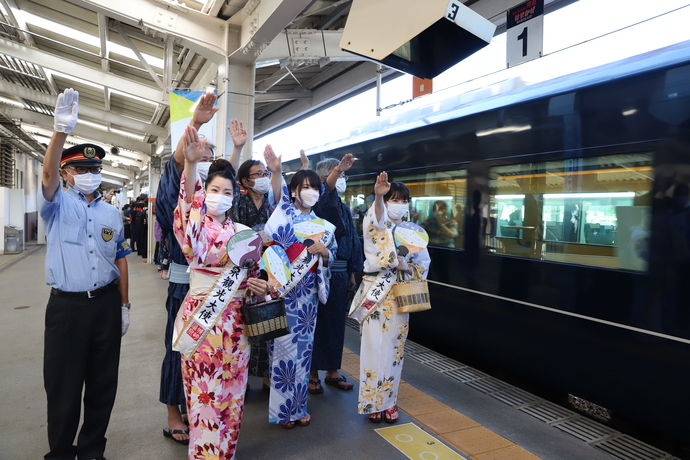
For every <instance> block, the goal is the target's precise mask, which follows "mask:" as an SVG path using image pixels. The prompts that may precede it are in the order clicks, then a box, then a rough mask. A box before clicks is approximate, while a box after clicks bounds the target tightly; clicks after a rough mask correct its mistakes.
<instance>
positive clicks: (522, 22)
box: [506, 0, 544, 67]
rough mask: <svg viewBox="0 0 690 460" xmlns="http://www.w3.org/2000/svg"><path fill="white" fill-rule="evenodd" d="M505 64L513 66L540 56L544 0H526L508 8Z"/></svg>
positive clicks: (542, 43)
mask: <svg viewBox="0 0 690 460" xmlns="http://www.w3.org/2000/svg"><path fill="white" fill-rule="evenodd" d="M506 27H507V31H506V40H507V45H508V52H507V64H508V67H513V66H515V65H518V64H522V63H523V62H527V61H531V60H532V59H537V58H540V57H541V56H542V52H543V48H544V0H528V1H526V2H525V3H521V4H520V5H518V6H516V7H514V8H511V9H509V10H508V21H507V24H506Z"/></svg>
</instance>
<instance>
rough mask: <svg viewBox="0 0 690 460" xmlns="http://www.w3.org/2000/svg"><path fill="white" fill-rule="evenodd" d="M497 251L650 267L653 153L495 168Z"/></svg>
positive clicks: (491, 239) (492, 239) (493, 234)
mask: <svg viewBox="0 0 690 460" xmlns="http://www.w3.org/2000/svg"><path fill="white" fill-rule="evenodd" d="M490 174H491V188H492V193H491V198H490V216H489V228H488V229H487V242H486V243H487V246H488V247H489V248H490V251H491V252H494V253H498V254H509V255H514V256H521V257H529V258H535V259H542V260H552V261H559V262H567V263H574V264H581V265H593V266H601V267H612V268H614V267H615V268H624V269H629V270H637V271H645V270H646V269H647V260H646V257H647V256H646V254H647V242H648V236H649V227H650V202H651V200H650V194H651V189H652V181H653V176H654V171H653V167H652V154H651V153H639V154H631V155H616V156H605V157H598V158H576V159H567V160H559V161H547V162H541V163H526V164H517V165H508V166H497V167H493V168H491V172H490Z"/></svg>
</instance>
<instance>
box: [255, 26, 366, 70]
mask: <svg viewBox="0 0 690 460" xmlns="http://www.w3.org/2000/svg"><path fill="white" fill-rule="evenodd" d="M342 36H343V32H342V31H341V30H316V29H288V30H283V31H282V32H281V33H280V34H279V36H278V37H276V38H275V40H273V41H272V42H271V44H270V45H269V46H268V47H267V48H266V49H265V50H264V51H263V52H262V53H261V54H260V55H259V57H258V58H257V60H256V65H257V66H258V67H261V65H262V64H269V63H275V61H279V60H281V59H285V58H288V59H291V60H292V61H293V62H295V63H297V62H299V61H313V62H312V63H318V62H319V61H320V60H321V59H324V58H327V59H329V60H330V61H362V58H361V57H359V56H355V55H354V54H352V53H348V52H347V51H343V50H342V49H341V48H340V39H341V38H342Z"/></svg>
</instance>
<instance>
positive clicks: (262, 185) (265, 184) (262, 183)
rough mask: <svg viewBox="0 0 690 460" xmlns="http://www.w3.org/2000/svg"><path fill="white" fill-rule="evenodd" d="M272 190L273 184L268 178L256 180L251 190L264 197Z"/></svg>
mask: <svg viewBox="0 0 690 460" xmlns="http://www.w3.org/2000/svg"><path fill="white" fill-rule="evenodd" d="M270 188H271V182H270V179H269V178H268V177H260V178H258V179H254V186H253V187H251V189H252V190H254V191H255V192H256V193H258V194H259V195H263V194H264V193H266V192H268V190H269V189H270Z"/></svg>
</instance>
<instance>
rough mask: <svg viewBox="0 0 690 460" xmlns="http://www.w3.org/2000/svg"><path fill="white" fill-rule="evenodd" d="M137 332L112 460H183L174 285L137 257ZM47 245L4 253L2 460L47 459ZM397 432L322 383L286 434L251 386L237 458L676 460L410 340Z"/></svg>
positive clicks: (127, 349) (131, 341) (130, 344)
mask: <svg viewBox="0 0 690 460" xmlns="http://www.w3.org/2000/svg"><path fill="white" fill-rule="evenodd" d="M127 258H128V264H129V272H130V277H129V278H130V301H131V303H132V312H131V326H130V329H129V332H128V333H127V335H125V337H124V338H123V342H122V354H121V363H120V382H119V389H118V396H117V401H116V404H115V407H114V410H113V414H112V417H111V422H110V427H109V430H108V434H107V437H108V445H107V448H106V452H105V455H106V457H107V458H108V459H109V460H153V459H156V460H158V459H184V458H186V451H187V448H186V446H183V445H180V444H177V443H175V442H173V441H172V440H170V439H167V438H164V437H163V434H162V430H163V428H165V427H166V409H165V406H163V405H162V404H161V403H159V402H158V391H159V378H160V366H161V361H162V357H163V353H164V345H163V332H164V328H165V320H166V312H165V297H166V293H167V281H165V280H163V279H161V278H160V276H159V275H158V273H157V270H156V267H155V266H153V265H151V264H148V263H146V261H145V260H144V259H142V258H141V257H137V256H136V255H135V254H130V255H129V256H128V257H127ZM44 259H45V247H43V246H33V247H29V248H28V250H26V251H25V252H24V253H22V254H20V255H13V256H2V255H0V292H1V293H2V302H1V307H0V347H2V349H3V350H4V352H3V353H2V358H0V362H1V369H2V371H1V372H0V401H2V405H1V407H2V410H0V460H5V459H8V460H9V459H12V460H23V459H34V460H35V459H40V458H43V455H44V454H45V453H46V452H47V450H48V442H47V434H46V400H45V392H44V390H43V377H42V363H43V328H44V315H45V306H46V303H47V299H48V295H49V288H48V286H47V285H46V284H45V276H44ZM353 323H354V322H351V321H348V327H347V328H346V333H345V349H344V350H343V368H342V371H343V372H344V373H345V374H347V376H348V377H349V380H350V381H351V382H353V383H357V376H358V373H359V333H358V330H357V325H356V323H354V324H353ZM405 358H406V359H405V364H404V366H405V367H404V369H403V374H402V378H403V381H404V383H403V384H401V389H400V394H399V400H398V405H399V407H400V409H401V411H402V412H401V416H400V419H399V421H398V423H397V424H394V425H388V424H385V423H379V424H373V423H370V422H369V421H368V419H367V417H365V416H362V415H359V414H357V389H356V388H355V390H354V391H348V392H344V391H340V390H338V389H335V388H333V387H330V386H328V385H324V390H325V391H324V393H323V394H321V395H310V396H309V403H308V404H309V412H310V414H311V415H312V422H311V424H310V425H309V426H307V427H295V428H293V429H291V430H285V429H283V428H281V427H279V426H276V425H272V424H269V423H268V421H267V420H268V394H267V393H265V392H264V391H263V390H262V389H261V379H259V378H255V377H250V379H249V383H250V386H251V389H250V390H249V391H248V393H247V397H246V404H245V409H244V417H243V421H242V429H241V433H240V437H239V444H238V449H237V458H238V459H239V460H249V459H258V460H264V459H266V460H269V459H285V460H292V459H295V460H297V459H299V460H312V459H323V458H333V459H374V458H376V459H386V460H389V459H392V460H396V459H407V458H414V459H421V460H434V459H448V460H451V459H463V458H464V459H476V460H504V459H505V460H507V459H514V460H521V459H544V460H607V459H612V458H617V459H631V460H632V459H635V460H637V459H639V460H643V459H644V460H646V459H650V460H651V459H673V457H672V456H671V455H669V454H667V453H665V452H663V451H661V450H659V449H657V448H655V447H652V446H649V445H647V444H644V443H642V442H640V441H638V440H636V439H633V438H631V437H629V436H627V435H624V434H622V433H619V432H617V431H615V430H612V429H611V428H610V427H607V426H605V425H602V424H599V423H597V422H595V421H593V420H590V419H588V418H585V417H583V416H581V415H579V414H577V413H574V412H572V411H569V410H567V409H565V408H563V407H560V406H557V405H555V404H552V403H550V402H548V401H544V400H541V399H539V398H538V397H536V396H534V395H532V394H530V393H527V392H526V391H524V390H521V389H518V388H515V387H512V386H510V385H508V384H507V383H504V382H501V381H500V380H497V379H494V378H493V377H491V376H488V375H486V374H483V373H482V372H479V371H478V370H476V369H473V368H471V367H468V366H466V365H464V364H462V363H459V362H457V361H453V360H450V359H448V358H446V357H444V356H443V355H441V354H439V353H436V352H435V351H432V350H429V349H427V348H424V347H422V346H420V345H418V344H415V343H413V342H408V344H407V346H406V349H405Z"/></svg>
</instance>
